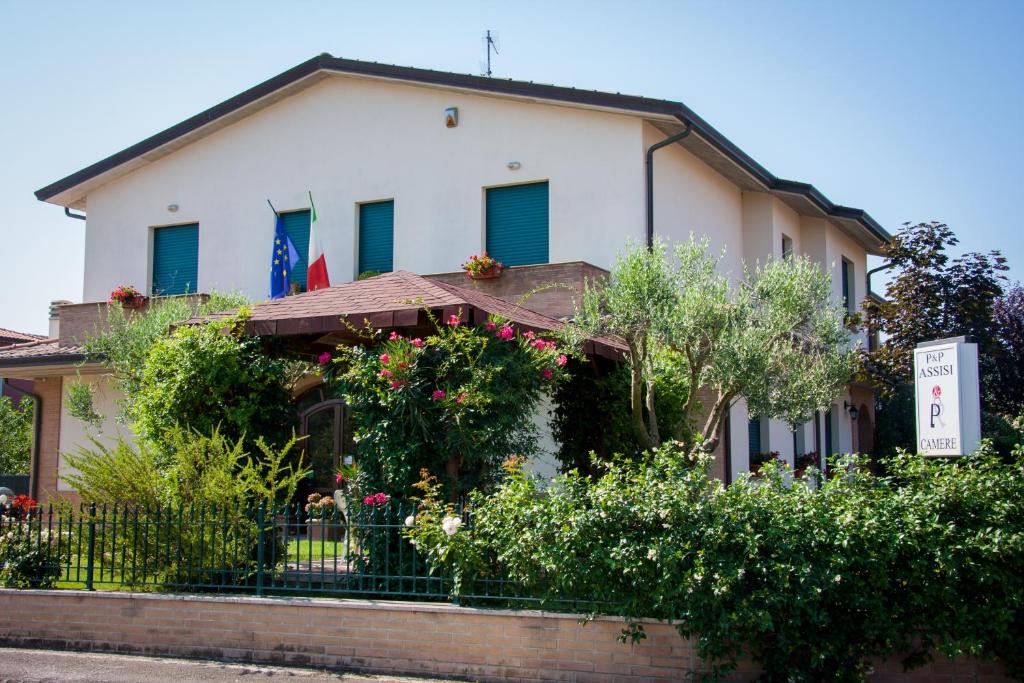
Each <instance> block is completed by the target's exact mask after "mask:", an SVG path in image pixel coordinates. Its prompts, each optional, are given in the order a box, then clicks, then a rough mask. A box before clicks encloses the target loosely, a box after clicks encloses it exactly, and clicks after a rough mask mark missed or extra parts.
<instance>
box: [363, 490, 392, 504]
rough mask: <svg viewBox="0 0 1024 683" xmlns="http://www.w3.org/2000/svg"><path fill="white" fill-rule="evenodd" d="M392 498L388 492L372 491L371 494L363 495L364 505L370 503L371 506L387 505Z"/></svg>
mask: <svg viewBox="0 0 1024 683" xmlns="http://www.w3.org/2000/svg"><path fill="white" fill-rule="evenodd" d="M390 500H391V496H389V495H388V494H386V493H383V492H378V493H371V494H369V495H366V496H363V505H370V506H373V505H378V506H380V505H387V504H388V501H390Z"/></svg>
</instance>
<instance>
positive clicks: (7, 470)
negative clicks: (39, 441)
mask: <svg viewBox="0 0 1024 683" xmlns="http://www.w3.org/2000/svg"><path fill="white" fill-rule="evenodd" d="M32 405H33V403H32V401H31V400H30V399H28V398H27V397H26V398H22V399H21V402H20V403H19V404H18V405H17V406H15V405H14V403H13V402H12V401H11V399H10V398H8V397H7V396H0V474H28V471H29V459H30V454H31V451H32Z"/></svg>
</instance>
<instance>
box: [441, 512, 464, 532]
mask: <svg viewBox="0 0 1024 683" xmlns="http://www.w3.org/2000/svg"><path fill="white" fill-rule="evenodd" d="M460 526H462V520H461V519H460V518H458V517H451V516H449V517H445V518H444V519H442V520H441V527H442V528H443V529H444V532H445V533H446V534H448V535H449V536H454V535H455V532H457V531H458V530H459V527H460Z"/></svg>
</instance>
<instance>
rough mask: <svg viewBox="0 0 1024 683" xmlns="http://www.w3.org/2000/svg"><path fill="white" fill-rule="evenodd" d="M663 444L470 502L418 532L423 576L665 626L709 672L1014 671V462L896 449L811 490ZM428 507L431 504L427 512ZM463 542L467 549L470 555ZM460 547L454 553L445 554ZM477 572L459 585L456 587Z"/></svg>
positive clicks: (769, 675)
mask: <svg viewBox="0 0 1024 683" xmlns="http://www.w3.org/2000/svg"><path fill="white" fill-rule="evenodd" d="M684 452H685V451H683V450H681V449H680V447H679V446H678V445H677V444H666V445H665V446H663V447H662V448H660V449H658V450H656V451H655V452H654V453H653V454H652V456H651V457H650V458H646V459H643V460H641V461H638V462H632V463H629V462H617V463H613V464H610V465H608V466H607V472H606V474H604V475H603V476H601V477H599V478H597V479H593V478H591V477H589V476H584V475H580V474H578V473H577V472H570V473H568V474H566V475H565V476H562V477H559V478H557V479H556V480H555V481H554V482H553V484H552V486H551V487H549V488H548V489H546V490H541V489H540V488H539V487H538V486H537V485H536V483H535V482H534V481H533V480H532V479H530V478H529V477H527V476H526V475H525V474H523V473H522V472H513V473H512V475H511V476H510V478H509V479H508V480H507V481H506V482H505V483H504V484H502V485H501V487H499V488H498V489H497V490H496V492H495V493H494V494H493V495H491V496H486V497H485V496H482V495H478V496H476V499H475V500H474V501H473V504H474V507H475V513H474V529H473V531H472V533H471V534H467V535H466V536H465V537H462V538H460V539H459V541H458V542H459V543H460V544H462V545H457V544H456V543H455V541H454V540H453V537H451V536H448V535H447V534H443V533H439V532H438V529H437V527H438V526H439V523H438V520H437V516H438V515H437V514H436V513H433V514H431V515H422V516H420V517H418V518H417V525H418V526H419V525H424V526H430V527H432V530H431V531H429V532H428V531H427V530H422V531H421V530H417V532H416V535H415V538H416V540H417V541H418V542H419V543H420V544H421V548H420V549H421V551H423V552H426V553H428V556H429V557H430V558H432V560H433V561H434V565H435V570H437V569H441V568H445V569H449V570H451V569H452V568H453V567H463V568H464V569H467V570H469V569H473V568H474V567H476V566H477V564H478V562H477V558H480V557H483V558H485V559H486V560H487V561H486V563H485V566H484V567H483V568H482V569H481V570H479V571H486V572H489V573H495V574H502V573H504V574H507V575H508V576H510V577H511V578H513V579H515V580H517V581H519V582H520V583H521V584H523V585H524V586H525V587H527V588H528V589H530V590H532V591H533V592H534V593H535V594H536V595H537V596H539V597H542V598H544V599H545V600H547V601H548V602H549V603H556V602H559V601H561V602H564V601H566V600H569V601H574V602H575V603H576V604H577V605H579V606H580V607H581V608H583V609H584V610H585V611H589V612H592V613H596V614H599V613H610V614H619V615H621V616H624V617H625V618H626V619H627V620H629V626H628V627H627V628H626V629H624V632H623V635H624V638H632V639H640V638H643V637H644V634H643V627H642V625H640V624H637V623H636V622H635V620H636V619H639V618H641V617H649V618H656V619H662V620H667V621H670V622H671V623H674V624H676V627H677V630H678V631H679V633H680V634H681V635H682V636H684V637H690V638H693V639H694V642H695V646H696V650H697V653H698V655H699V656H700V657H701V658H702V659H703V661H704V662H705V665H706V667H707V672H708V673H709V674H710V675H712V676H714V675H718V674H725V673H727V672H729V671H730V670H731V669H733V668H734V667H735V664H736V662H737V660H738V659H739V658H741V657H743V656H746V655H749V656H751V657H753V659H755V660H756V661H758V662H759V663H760V664H761V665H762V666H763V667H764V670H765V680H773V681H774V680H785V681H818V680H837V681H843V680H848V681H857V680H864V678H865V676H866V674H867V671H868V667H869V662H870V660H871V659H872V658H874V657H886V656H891V655H899V656H901V657H903V660H904V663H905V665H906V666H908V667H914V666H918V665H920V664H922V663H924V662H927V661H928V660H929V659H931V658H932V657H933V656H935V654H936V653H942V654H946V655H950V656H955V655H963V654H966V655H973V656H978V657H983V658H998V659H1000V660H1002V661H1003V662H1004V663H1006V665H1007V668H1008V670H1009V671H1010V673H1011V674H1012V675H1015V676H1018V677H1020V676H1022V675H1024V656H1022V655H1021V654H1020V650H1019V647H1018V646H1017V639H1018V636H1019V634H1020V633H1021V632H1024V575H1022V573H1021V571H1020V568H1021V567H1022V566H1024V471H1022V466H1024V458H1022V456H1021V452H1020V449H1018V451H1017V459H1016V461H1015V462H1014V463H1012V464H1006V463H1004V462H1003V461H1002V460H1001V458H999V457H998V456H996V455H994V454H992V453H990V452H988V451H986V450H983V451H982V452H979V453H978V454H976V455H973V456H970V457H966V458H961V459H958V460H954V461H936V460H926V459H924V458H921V457H919V456H915V455H909V454H901V455H899V456H898V457H895V458H893V459H892V460H890V462H889V472H890V474H889V475H888V476H885V477H877V476H875V475H872V474H871V473H870V472H868V471H867V469H866V468H865V467H864V464H865V463H864V462H862V461H860V460H858V459H856V458H847V459H845V460H843V461H840V462H839V463H838V464H837V470H836V472H837V473H840V474H839V476H835V477H833V478H831V479H830V480H828V481H827V482H826V483H824V485H823V486H822V487H821V488H820V489H818V490H814V489H812V488H810V487H809V486H808V485H807V484H806V483H805V482H803V481H800V480H798V481H796V482H793V483H787V482H786V481H785V478H784V477H783V476H782V468H781V467H779V466H767V467H766V468H765V471H764V473H763V477H762V479H761V481H760V482H759V483H757V484H754V483H752V482H750V481H749V480H747V479H744V480H741V481H740V482H737V483H735V484H733V485H732V486H729V487H727V488H725V487H722V486H721V484H720V483H718V482H716V481H711V480H709V478H708V476H707V468H708V465H709V462H710V461H709V459H708V458H706V457H704V456H698V457H695V458H691V457H688V456H686V455H684ZM424 509H425V510H429V509H430V508H429V507H426V508H424ZM466 544H469V545H468V547H467V546H466ZM459 553H465V554H466V556H467V558H468V559H467V560H462V559H460V558H459V557H457V556H455V557H453V554H454V555H458V554H459ZM472 580H473V576H472V575H470V576H466V577H463V581H464V582H469V581H472Z"/></svg>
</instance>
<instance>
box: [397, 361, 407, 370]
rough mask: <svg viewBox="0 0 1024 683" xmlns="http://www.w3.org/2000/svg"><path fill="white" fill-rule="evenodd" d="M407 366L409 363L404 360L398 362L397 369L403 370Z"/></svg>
mask: <svg viewBox="0 0 1024 683" xmlns="http://www.w3.org/2000/svg"><path fill="white" fill-rule="evenodd" d="M408 367H409V364H408V363H406V362H405V361H404V360H403V361H399V362H398V369H399V370H405V369H406V368H408Z"/></svg>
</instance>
